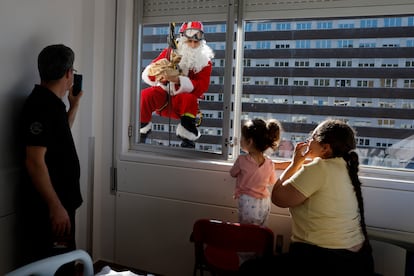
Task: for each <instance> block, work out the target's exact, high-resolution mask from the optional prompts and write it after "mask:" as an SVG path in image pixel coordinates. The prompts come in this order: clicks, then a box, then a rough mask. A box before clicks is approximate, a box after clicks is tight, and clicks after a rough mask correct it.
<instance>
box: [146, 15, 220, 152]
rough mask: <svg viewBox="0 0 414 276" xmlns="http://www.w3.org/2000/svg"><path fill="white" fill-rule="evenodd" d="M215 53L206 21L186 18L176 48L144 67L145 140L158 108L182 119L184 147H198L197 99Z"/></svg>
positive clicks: (207, 80) (179, 129) (207, 79)
mask: <svg viewBox="0 0 414 276" xmlns="http://www.w3.org/2000/svg"><path fill="white" fill-rule="evenodd" d="M213 56H214V54H213V51H212V49H211V48H210V47H209V46H207V44H206V41H205V40H204V28H203V24H202V23H201V22H198V21H196V22H184V23H183V24H182V26H181V28H180V38H179V39H178V47H177V49H176V50H175V51H173V50H172V49H171V48H167V49H164V50H163V51H162V52H161V54H160V55H159V56H158V57H157V58H156V59H154V60H153V61H152V62H151V64H149V65H148V66H147V67H146V68H145V70H144V71H143V73H142V79H143V80H144V82H145V83H147V84H148V85H150V87H148V88H145V89H143V90H142V91H141V104H140V113H141V115H140V119H141V125H140V134H141V139H142V140H144V142H145V139H146V137H147V135H148V133H149V132H150V131H151V127H152V124H151V116H152V113H153V112H154V111H155V112H157V113H158V114H159V115H161V116H165V117H171V118H174V119H180V124H178V126H177V130H176V134H177V136H178V137H180V138H181V139H182V143H181V147H188V148H194V147H195V143H194V141H195V140H197V139H198V138H199V137H200V132H199V131H198V129H197V127H196V123H195V118H196V115H197V112H198V100H199V99H202V98H203V97H204V96H203V95H204V92H206V91H207V89H208V87H209V84H210V75H211V70H212V64H211V59H212V58H213ZM173 67H176V68H173ZM164 69H165V70H164ZM171 69H173V70H171ZM174 69H176V70H174Z"/></svg>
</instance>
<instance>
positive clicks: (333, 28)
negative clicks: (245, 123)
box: [241, 16, 414, 169]
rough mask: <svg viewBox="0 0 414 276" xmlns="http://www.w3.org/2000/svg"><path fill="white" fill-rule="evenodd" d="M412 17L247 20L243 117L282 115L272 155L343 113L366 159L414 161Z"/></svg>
mask: <svg viewBox="0 0 414 276" xmlns="http://www.w3.org/2000/svg"><path fill="white" fill-rule="evenodd" d="M412 25H413V16H400V17H397V16H396V17H389V16H384V17H370V18H367V17H363V18H356V17H355V18H332V19H329V18H323V19H322V18H321V19H318V18H314V19H308V20H304V19H298V20H292V19H289V20H269V21H267V22H266V24H264V23H263V20H262V21H247V22H246V24H245V26H247V28H246V29H245V30H244V31H245V45H249V47H247V49H246V48H245V49H244V60H245V61H248V63H247V62H243V64H244V66H245V67H244V70H243V77H242V79H243V88H242V90H243V91H242V97H241V98H242V111H241V114H242V118H241V119H251V118H262V119H265V120H266V119H270V118H274V119H278V120H280V121H281V122H282V124H283V126H284V129H285V132H284V134H283V140H282V143H281V145H280V149H279V151H277V152H275V153H274V154H273V156H274V157H290V156H291V154H292V150H293V146H294V145H295V144H296V143H297V142H298V141H303V140H305V139H306V137H307V136H308V134H309V132H310V131H311V130H312V129H313V128H314V127H315V126H316V124H317V123H318V122H320V121H322V120H324V119H326V118H336V119H340V120H343V121H345V122H348V123H349V124H350V125H351V126H353V127H354V128H355V129H356V131H357V141H356V142H357V147H358V148H357V151H358V153H359V156H360V162H361V164H364V165H374V166H385V167H392V168H411V169H413V168H414V161H413V160H414V108H413V106H414V104H413V100H414V90H413V88H414V81H413V76H414V70H413V64H414V62H413V57H414V48H413V43H412V41H413V36H414V32H413V30H412ZM262 26H266V29H264V28H263V27H262ZM390 33H393V34H394V35H393V36H390ZM282 46H283V47H282ZM250 64H256V66H258V67H260V70H258V69H257V67H254V66H252V65H250Z"/></svg>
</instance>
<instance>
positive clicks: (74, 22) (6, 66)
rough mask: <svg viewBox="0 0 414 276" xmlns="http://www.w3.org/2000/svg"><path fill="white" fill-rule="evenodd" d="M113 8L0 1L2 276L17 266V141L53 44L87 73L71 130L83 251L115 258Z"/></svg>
mask: <svg viewBox="0 0 414 276" xmlns="http://www.w3.org/2000/svg"><path fill="white" fill-rule="evenodd" d="M115 4H116V1H111V0H97V1H91V0H90V1H82V0H72V1H66V0H36V1H27V0H2V1H1V2H0V34H1V39H0V84H1V85H0V113H1V115H0V129H1V130H2V131H1V133H2V135H1V136H0V152H2V154H1V155H0V259H1V260H2V261H1V262H0V274H4V273H5V272H7V271H9V270H11V269H12V268H14V267H15V260H16V258H15V257H16V255H17V254H18V251H17V248H16V240H15V239H16V236H15V235H14V233H15V222H16V213H15V210H16V204H18V195H19V194H18V183H19V180H18V176H19V173H20V167H19V161H18V158H17V142H16V139H17V138H18V137H17V134H16V130H17V127H18V116H19V111H20V109H21V106H22V103H23V101H24V99H25V97H26V96H27V95H28V94H29V93H30V91H31V90H32V88H33V86H34V84H35V83H39V77H38V73H37V55H38V53H39V52H40V50H41V49H42V48H43V47H45V46H46V45H49V44H55V43H63V44H66V45H68V46H69V47H71V48H72V49H73V50H74V51H75V68H76V69H78V70H79V72H80V73H82V74H83V75H84V90H85V95H84V97H83V98H82V103H81V108H80V110H79V113H78V116H77V120H76V122H75V125H74V127H73V129H72V131H73V134H74V137H75V143H76V146H77V149H78V153H79V157H80V161H81V168H82V175H81V185H82V193H83V196H84V200H85V202H84V204H83V206H82V207H81V208H80V210H79V212H78V225H77V226H78V228H77V232H78V233H77V234H78V246H79V247H80V248H83V249H89V250H90V249H92V248H93V252H92V250H90V252H91V253H93V255H94V258H95V259H97V258H98V259H100V258H112V248H113V244H112V242H113V239H112V235H113V231H112V230H111V228H113V223H112V222H113V219H114V218H113V216H111V214H110V212H111V210H113V207H111V204H110V201H111V200H113V198H114V197H113V196H111V195H110V193H109V168H110V166H111V160H112V133H113V130H112V125H113V124H112V110H113V109H112V106H113V79H114V69H113V68H114V51H115V49H114V44H115V42H114V36H115ZM95 160H96V162H95ZM108 160H109V161H108ZM94 182H95V184H94ZM92 206H94V207H95V208H92ZM106 206H109V210H108V208H106ZM93 211H94V212H96V215H93V213H92V212H93ZM101 212H105V215H104V216H102V217H103V218H104V220H101V219H100V213H101ZM92 218H93V222H94V223H95V224H96V227H95V231H94V234H95V236H96V241H94V242H93V241H92V236H91V235H90V230H91V228H92V224H91V222H92ZM105 219H109V222H107V223H106V222H105ZM105 223H106V224H105ZM101 227H102V228H101ZM102 229H104V230H102ZM102 233H103V235H102ZM108 236H109V237H111V238H108ZM101 241H102V242H101ZM95 256H96V257H95Z"/></svg>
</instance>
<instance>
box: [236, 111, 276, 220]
mask: <svg viewBox="0 0 414 276" xmlns="http://www.w3.org/2000/svg"><path fill="white" fill-rule="evenodd" d="M281 130H282V126H281V124H280V122H279V121H277V120H274V119H271V120H268V121H267V122H265V121H264V120H262V119H254V120H250V121H247V122H246V123H245V124H244V125H243V126H242V129H241V139H240V146H241V149H242V150H243V151H244V152H246V153H248V154H246V155H239V157H238V158H237V160H236V162H235V163H234V165H233V167H232V168H231V169H230V175H231V176H232V177H237V180H236V188H235V192H234V198H236V199H238V208H239V222H240V223H251V224H257V225H265V223H266V220H267V218H268V216H269V213H270V204H271V202H270V192H269V190H268V188H269V187H270V186H272V185H273V184H274V183H275V182H276V173H275V169H274V165H273V162H272V160H271V159H270V158H268V157H267V156H266V155H265V154H264V152H265V151H266V150H267V149H269V148H271V149H273V150H276V148H277V146H278V143H279V141H280V136H281V135H280V132H281Z"/></svg>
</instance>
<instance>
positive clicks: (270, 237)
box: [191, 219, 274, 271]
mask: <svg viewBox="0 0 414 276" xmlns="http://www.w3.org/2000/svg"><path fill="white" fill-rule="evenodd" d="M191 241H193V242H194V244H195V254H196V266H198V267H199V268H200V267H201V266H202V265H205V266H206V267H207V268H209V269H213V270H218V271H226V270H228V271H237V270H238V269H239V260H240V258H239V257H240V254H243V252H245V253H255V255H258V256H270V255H272V254H273V244H274V234H273V232H272V230H271V229H269V228H267V227H264V226H259V225H253V224H239V223H233V222H223V221H219V220H211V219H200V220H197V221H196V222H195V224H194V226H193V232H192V235H191Z"/></svg>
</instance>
